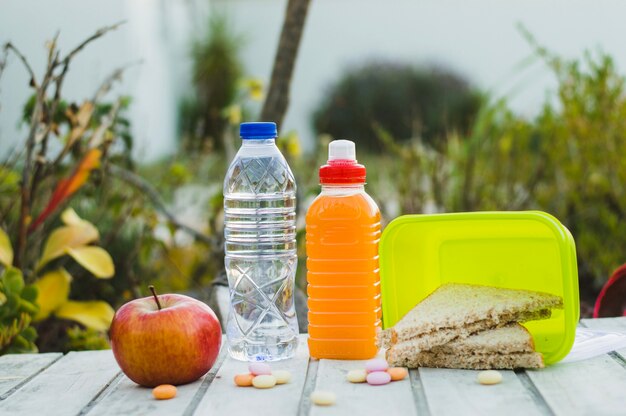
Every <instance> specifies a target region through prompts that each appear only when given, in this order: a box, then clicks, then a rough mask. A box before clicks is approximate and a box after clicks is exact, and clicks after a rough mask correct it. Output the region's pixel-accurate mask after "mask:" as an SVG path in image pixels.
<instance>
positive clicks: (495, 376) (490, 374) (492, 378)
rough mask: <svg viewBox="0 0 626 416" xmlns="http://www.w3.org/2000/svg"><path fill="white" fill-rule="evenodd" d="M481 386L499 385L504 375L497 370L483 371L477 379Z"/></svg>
mask: <svg viewBox="0 0 626 416" xmlns="http://www.w3.org/2000/svg"><path fill="white" fill-rule="evenodd" d="M476 379H477V380H478V382H479V383H480V384H485V385H490V384H498V383H499V382H501V381H502V374H500V373H499V372H498V371H495V370H487V371H481V372H480V373H478V376H477V377H476Z"/></svg>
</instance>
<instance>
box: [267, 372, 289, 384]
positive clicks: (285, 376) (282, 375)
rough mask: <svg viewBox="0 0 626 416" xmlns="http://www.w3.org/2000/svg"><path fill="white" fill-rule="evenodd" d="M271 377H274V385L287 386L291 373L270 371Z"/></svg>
mask: <svg viewBox="0 0 626 416" xmlns="http://www.w3.org/2000/svg"><path fill="white" fill-rule="evenodd" d="M272 375H273V376H274V377H276V384H287V383H289V382H290V381H291V373H290V372H289V371H287V370H276V371H272Z"/></svg>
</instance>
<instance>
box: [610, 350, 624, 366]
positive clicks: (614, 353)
mask: <svg viewBox="0 0 626 416" xmlns="http://www.w3.org/2000/svg"><path fill="white" fill-rule="evenodd" d="M608 354H609V357H611V358H612V359H614V360H615V361H617V363H618V364H619V365H621V366H622V367H624V369H626V360H625V359H624V357H622V356H621V355H620V354H619V353H618V352H617V351H611V352H609V353H608Z"/></svg>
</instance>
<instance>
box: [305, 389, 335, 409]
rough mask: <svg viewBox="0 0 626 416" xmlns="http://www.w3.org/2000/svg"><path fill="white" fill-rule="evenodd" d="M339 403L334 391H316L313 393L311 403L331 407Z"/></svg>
mask: <svg viewBox="0 0 626 416" xmlns="http://www.w3.org/2000/svg"><path fill="white" fill-rule="evenodd" d="M336 401H337V396H336V395H335V393H333V392H332V391H321V390H316V391H314V392H313V393H311V402H312V403H313V404H316V405H318V406H331V405H333V404H335V402H336Z"/></svg>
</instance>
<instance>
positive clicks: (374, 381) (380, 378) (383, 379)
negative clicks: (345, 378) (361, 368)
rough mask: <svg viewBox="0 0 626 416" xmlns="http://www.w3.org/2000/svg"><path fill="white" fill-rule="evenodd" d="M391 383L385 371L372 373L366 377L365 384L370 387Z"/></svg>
mask: <svg viewBox="0 0 626 416" xmlns="http://www.w3.org/2000/svg"><path fill="white" fill-rule="evenodd" d="M390 381H391V376H390V375H389V373H388V372H386V371H374V372H371V373H369V374H368V375H367V384H370V385H372V386H381V385H383V384H388V383H389V382H390Z"/></svg>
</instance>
